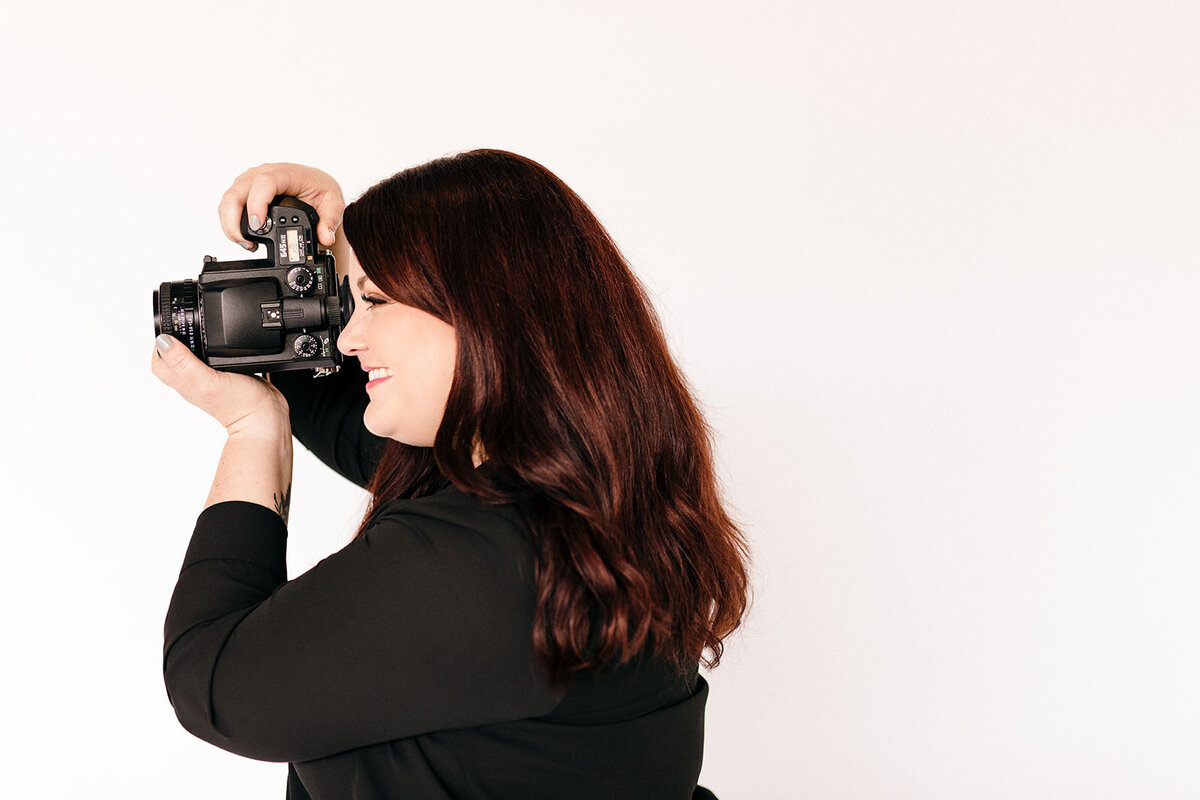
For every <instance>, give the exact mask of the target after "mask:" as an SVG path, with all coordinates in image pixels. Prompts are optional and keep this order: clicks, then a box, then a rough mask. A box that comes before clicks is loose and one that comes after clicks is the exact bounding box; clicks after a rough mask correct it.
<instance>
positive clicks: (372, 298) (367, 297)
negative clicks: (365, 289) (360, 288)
mask: <svg viewBox="0 0 1200 800" xmlns="http://www.w3.org/2000/svg"><path fill="white" fill-rule="evenodd" d="M362 299H363V302H364V303H370V304H371V305H373V306H381V305H383V304H384V303H386V302H387V298H386V297H380V296H379V295H375V294H364V295H363V296H362Z"/></svg>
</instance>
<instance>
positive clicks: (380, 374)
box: [367, 367, 392, 381]
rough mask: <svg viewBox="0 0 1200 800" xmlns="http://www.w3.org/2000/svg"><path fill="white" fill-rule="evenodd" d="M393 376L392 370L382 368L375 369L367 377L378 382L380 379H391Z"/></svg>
mask: <svg viewBox="0 0 1200 800" xmlns="http://www.w3.org/2000/svg"><path fill="white" fill-rule="evenodd" d="M391 376H392V371H391V370H390V369H388V368H387V367H380V368H379V369H373V370H371V371H370V372H368V373H367V377H368V378H369V379H371V380H373V381H377V380H379V379H380V378H390V377H391Z"/></svg>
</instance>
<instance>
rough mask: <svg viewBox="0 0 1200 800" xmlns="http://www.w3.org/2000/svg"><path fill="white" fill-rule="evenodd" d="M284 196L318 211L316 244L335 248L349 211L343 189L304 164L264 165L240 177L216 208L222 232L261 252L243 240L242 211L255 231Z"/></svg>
mask: <svg viewBox="0 0 1200 800" xmlns="http://www.w3.org/2000/svg"><path fill="white" fill-rule="evenodd" d="M281 194H290V195H293V196H294V197H298V198H300V199H301V200H303V201H304V202H306V203H308V204H309V205H310V206H312V207H313V208H315V209H316V210H317V215H318V217H320V220H319V222H318V223H317V240H318V241H319V242H320V243H321V244H323V245H325V246H326V247H332V246H333V242H334V238H335V237H336V234H337V229H338V227H339V226H340V225H341V224H342V212H343V211H345V210H346V201H345V199H344V198H343V197H342V187H341V186H338V182H337V181H335V180H334V179H333V178H332V177H331V176H330V175H329V174H328V173H325V172H322V171H321V170H319V169H317V168H316V167H306V166H304V165H303V164H286V163H285V164H262V165H260V166H257V167H252V168H251V169H248V170H246V171H245V172H243V173H242V174H241V175H239V176H238V177H237V180H235V181H234V182H233V185H232V186H230V187H229V188H228V189H227V190H226V191H225V194H223V195H221V204H220V205H219V206H218V207H217V214H218V215H219V216H220V217H221V229H222V230H224V231H225V235H226V236H228V237H229V238H230V239H231V240H233V241H234V242H237V243H238V244H240V245H241V246H242V247H244V248H246V249H247V250H256V249H258V245H257V244H255V243H252V242H247V241H246V240H245V239H243V238H242V209H243V208H245V209H246V213H247V215H249V217H250V218H251V219H250V227H251V228H255V227H257V226H255V225H254V221H255V218H257V219H258V220H259V221H261V220H264V219H266V216H267V206H268V205H269V204H270V202H271V201H272V200H274V199H275V197H276V195H281Z"/></svg>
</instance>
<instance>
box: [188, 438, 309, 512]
mask: <svg viewBox="0 0 1200 800" xmlns="http://www.w3.org/2000/svg"><path fill="white" fill-rule="evenodd" d="M228 500H244V501H246V502H250V503H258V504H259V505H261V506H266V507H267V508H269V509H271V510H273V511H275V512H276V513H277V514H279V516H280V517H282V518H283V521H284V524H287V521H288V509H289V506H290V505H291V500H292V429H291V425H290V423H289V422H288V419H287V417H282V418H278V417H276V418H272V419H268V420H256V421H253V422H248V423H247V424H244V425H238V426H234V427H232V428H231V429H230V431H229V438H228V439H227V440H226V441H225V449H224V450H222V451H221V461H220V463H218V464H217V474H216V477H214V478H213V484H212V489H211V490H210V491H209V493H208V502H206V503H205V504H204V507H205V508H208V507H209V506H213V505H216V504H217V503H223V502H225V501H228Z"/></svg>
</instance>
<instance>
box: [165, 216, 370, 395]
mask: <svg viewBox="0 0 1200 800" xmlns="http://www.w3.org/2000/svg"><path fill="white" fill-rule="evenodd" d="M317 221H318V217H317V212H316V210H315V209H313V207H312V206H310V205H308V204H307V203H305V202H303V201H301V200H299V199H297V198H295V197H291V196H289V195H280V196H279V197H276V198H275V199H274V200H273V201H271V204H270V206H269V209H268V216H267V219H266V221H265V222H264V223H263V226H262V227H261V228H259V229H258V230H251V229H250V227H249V220H248V219H247V216H246V210H245V209H242V236H243V237H244V238H245V239H246V240H247V241H252V242H258V243H259V244H261V245H262V246H263V247H264V248H265V249H266V252H267V257H266V258H265V259H261V258H259V259H251V260H247V261H217V260H216V259H215V258H213V257H212V256H205V257H204V265H203V266H202V267H201V268H200V277H199V278H198V279H197V280H195V281H192V280H184V281H168V282H165V283H163V284H162V285H161V286H159V289H158V291H156V292H155V293H154V333H155V335H158V334H161V333H167V334H170V335H172V336H174V337H175V338H177V339H179V340H180V341H182V342H183V343H184V344H186V345H187V346H188V348H190V349H191V351H192V352H193V353H195V354H196V356H197V357H198V358H200V360H202V361H204V362H205V363H206V364H208V365H209V366H210V367H212V368H213V369H219V370H224V371H226V372H240V373H246V374H251V373H256V372H282V371H286V370H294V369H313V370H316V371H317V374H319V375H328V374H330V373H332V372H334V371H336V370H337V369H339V367H340V365H341V363H342V354H341V353H340V352H338V349H337V337H338V334H339V333H340V332H341V330H342V327H343V326H344V325H345V323H346V322H348V321H349V319H350V315H351V314H352V313H353V312H354V299H353V297H352V296H351V294H350V281H349V279H345V280H343V281H342V282H341V285H340V286H339V285H338V279H337V271H336V269H335V268H334V263H333V256H332V255H330V254H329V253H319V252H318V242H317Z"/></svg>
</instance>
